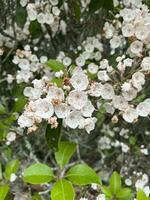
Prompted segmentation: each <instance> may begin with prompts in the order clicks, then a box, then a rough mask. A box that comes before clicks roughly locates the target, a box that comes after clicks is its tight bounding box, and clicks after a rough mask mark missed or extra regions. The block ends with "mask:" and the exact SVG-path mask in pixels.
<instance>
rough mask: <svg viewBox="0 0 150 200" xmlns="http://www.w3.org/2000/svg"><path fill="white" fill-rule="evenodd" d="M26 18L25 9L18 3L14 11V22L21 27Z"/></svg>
mask: <svg viewBox="0 0 150 200" xmlns="http://www.w3.org/2000/svg"><path fill="white" fill-rule="evenodd" d="M26 18H27V11H26V9H25V8H23V7H22V6H20V5H18V6H17V9H16V13H15V22H16V23H17V25H18V26H19V27H21V28H23V26H24V24H25V22H26Z"/></svg>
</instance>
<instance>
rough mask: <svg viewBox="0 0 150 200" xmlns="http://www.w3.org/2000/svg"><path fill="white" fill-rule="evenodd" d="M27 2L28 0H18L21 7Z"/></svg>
mask: <svg viewBox="0 0 150 200" xmlns="http://www.w3.org/2000/svg"><path fill="white" fill-rule="evenodd" d="M27 3H28V0H20V5H21V6H22V7H25V6H26V5H27Z"/></svg>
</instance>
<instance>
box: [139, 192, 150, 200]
mask: <svg viewBox="0 0 150 200" xmlns="http://www.w3.org/2000/svg"><path fill="white" fill-rule="evenodd" d="M136 199H137V200H149V199H150V198H149V197H147V196H146V194H145V193H144V192H143V191H142V190H139V191H138V192H137V197H136Z"/></svg>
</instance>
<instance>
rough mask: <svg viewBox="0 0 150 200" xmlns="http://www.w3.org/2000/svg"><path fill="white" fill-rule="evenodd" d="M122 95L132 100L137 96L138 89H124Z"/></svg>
mask: <svg viewBox="0 0 150 200" xmlns="http://www.w3.org/2000/svg"><path fill="white" fill-rule="evenodd" d="M122 96H123V97H124V98H125V99H126V100H127V101H131V100H133V99H134V98H135V97H136V96H137V90H136V89H134V88H133V87H131V88H130V89H129V90H128V91H123V92H122Z"/></svg>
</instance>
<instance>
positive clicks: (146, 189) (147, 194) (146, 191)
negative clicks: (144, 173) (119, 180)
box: [143, 186, 150, 197]
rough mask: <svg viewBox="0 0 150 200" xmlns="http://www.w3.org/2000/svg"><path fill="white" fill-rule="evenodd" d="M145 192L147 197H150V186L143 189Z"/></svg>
mask: <svg viewBox="0 0 150 200" xmlns="http://www.w3.org/2000/svg"><path fill="white" fill-rule="evenodd" d="M143 190H144V192H145V194H146V196H147V197H149V195H150V187H149V186H145V187H144V188H143Z"/></svg>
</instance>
